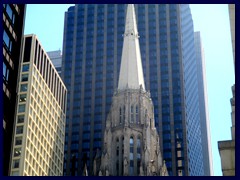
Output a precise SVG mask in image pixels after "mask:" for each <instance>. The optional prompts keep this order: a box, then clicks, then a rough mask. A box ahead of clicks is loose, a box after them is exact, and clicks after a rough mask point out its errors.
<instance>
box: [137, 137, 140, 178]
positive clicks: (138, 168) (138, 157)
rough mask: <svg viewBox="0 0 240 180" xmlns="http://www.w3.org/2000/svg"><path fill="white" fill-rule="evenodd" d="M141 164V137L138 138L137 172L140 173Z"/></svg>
mask: <svg viewBox="0 0 240 180" xmlns="http://www.w3.org/2000/svg"><path fill="white" fill-rule="evenodd" d="M140 166H141V140H140V137H138V139H137V174H138V175H139V174H140Z"/></svg>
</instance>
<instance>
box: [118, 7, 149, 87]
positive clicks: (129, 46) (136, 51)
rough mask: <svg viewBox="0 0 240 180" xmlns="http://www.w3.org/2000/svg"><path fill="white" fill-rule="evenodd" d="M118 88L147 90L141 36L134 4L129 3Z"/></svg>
mask: <svg viewBox="0 0 240 180" xmlns="http://www.w3.org/2000/svg"><path fill="white" fill-rule="evenodd" d="M123 36H124V40H123V49H122V59H121V68H120V75H119V82H118V89H119V90H123V89H126V88H130V89H140V86H141V85H142V88H143V89H144V90H145V84H144V78H143V69H142V60H141V54H140V47H139V40H138V38H139V36H138V31H137V23H136V17H135V10H134V5H133V4H128V7H127V15H126V23H125V32H124V35H123Z"/></svg>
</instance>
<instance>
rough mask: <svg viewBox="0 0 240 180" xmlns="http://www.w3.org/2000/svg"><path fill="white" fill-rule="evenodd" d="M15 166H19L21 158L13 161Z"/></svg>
mask: <svg viewBox="0 0 240 180" xmlns="http://www.w3.org/2000/svg"><path fill="white" fill-rule="evenodd" d="M13 168H19V159H16V160H14V161H13Z"/></svg>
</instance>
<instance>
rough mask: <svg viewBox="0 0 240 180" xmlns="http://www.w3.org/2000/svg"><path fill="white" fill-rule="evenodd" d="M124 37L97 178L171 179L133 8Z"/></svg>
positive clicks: (129, 8)
mask: <svg viewBox="0 0 240 180" xmlns="http://www.w3.org/2000/svg"><path fill="white" fill-rule="evenodd" d="M123 37H124V42H123V49H122V58H121V68H120V75H119V82H118V88H117V90H116V91H115V93H114V95H113V99H112V106H111V109H110V112H109V114H108V116H107V120H106V127H105V131H104V147H103V152H102V158H101V166H100V168H99V169H97V168H96V165H95V167H94V175H105V176H109V175H110V176H119V175H122V176H123V175H124V176H128V175H129V176H140V175H142V176H144V175H145V176H146V175H149V176H153V175H167V171H166V166H164V163H163V159H162V153H161V151H160V146H159V136H158V133H157V130H156V128H155V121H154V107H153V103H152V99H151V97H150V93H149V92H147V91H146V90H145V83H144V78H143V69H142V60H141V54H140V48H139V40H138V38H139V35H138V31H137V25H136V16H135V10H134V5H133V4H129V5H128V6H127V15H126V24H125V32H124V35H123ZM95 163H96V162H95ZM164 168H165V169H164ZM164 171H165V172H164Z"/></svg>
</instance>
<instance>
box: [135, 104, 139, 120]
mask: <svg viewBox="0 0 240 180" xmlns="http://www.w3.org/2000/svg"><path fill="white" fill-rule="evenodd" d="M136 122H137V124H139V116H138V106H136Z"/></svg>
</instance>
